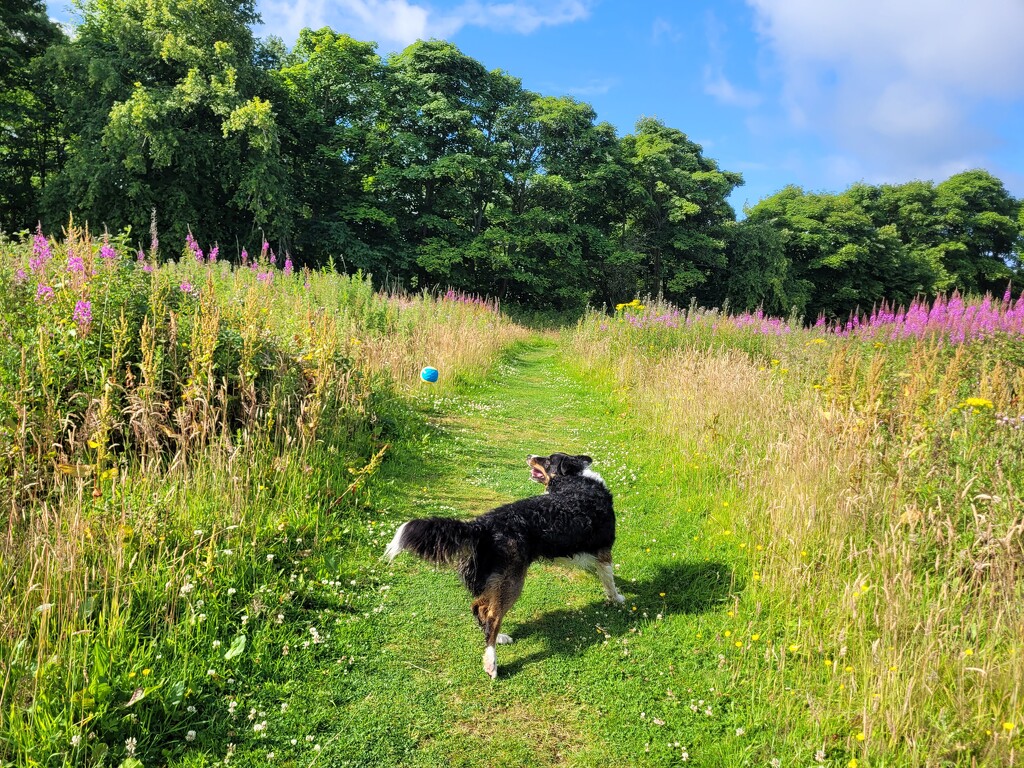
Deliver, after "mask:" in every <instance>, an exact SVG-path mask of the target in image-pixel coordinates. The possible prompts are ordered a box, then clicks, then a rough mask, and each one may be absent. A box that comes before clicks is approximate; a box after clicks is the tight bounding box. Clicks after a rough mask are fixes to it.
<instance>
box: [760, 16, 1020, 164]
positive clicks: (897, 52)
mask: <svg viewBox="0 0 1024 768" xmlns="http://www.w3.org/2000/svg"><path fill="white" fill-rule="evenodd" d="M747 2H748V3H749V4H750V6H751V7H752V8H753V9H754V11H755V13H756V18H757V26H758V31H759V34H760V35H761V38H762V39H763V40H764V41H765V42H766V44H767V46H768V47H769V49H770V50H771V52H772V53H773V54H774V59H775V61H776V62H777V65H778V71H779V73H780V75H781V78H782V83H783V90H782V99H783V104H784V106H785V108H786V109H787V114H788V116H789V119H790V121H791V123H792V124H793V125H795V126H797V127H801V128H804V129H806V130H808V131H811V132H814V133H817V134H819V135H821V136H822V137H823V138H824V139H826V140H827V141H829V142H830V143H832V145H833V146H835V147H836V149H837V150H838V151H837V154H836V156H835V157H834V158H833V160H832V161H831V165H832V167H833V169H834V172H835V173H836V174H837V175H838V174H840V173H843V174H850V173H856V172H858V171H859V172H860V174H861V176H860V177H861V178H867V179H869V180H884V179H885V177H892V176H895V177H899V178H906V177H907V176H917V177H920V178H941V177H942V174H947V175H948V173H949V172H950V169H953V171H954V172H955V171H956V170H962V169H963V168H964V167H971V165H976V164H978V163H979V162H983V160H984V154H985V151H986V150H987V148H988V147H990V146H991V145H992V144H993V143H994V142H995V138H994V136H993V135H991V133H990V131H989V130H988V128H987V127H986V126H985V125H984V124H982V123H981V122H980V121H979V120H978V119H977V117H976V114H977V112H976V110H977V109H978V108H979V107H980V106H982V105H984V104H985V103H992V102H995V103H1006V102H1007V101H1009V100H1013V99H1019V98H1021V97H1022V96H1024V79H1022V78H1021V77H1020V72H1022V71H1024V46H1022V45H1021V42H1020V41H1021V39H1022V38H1024V3H1021V2H1020V0H975V1H974V2H973V3H971V4H970V6H969V7H968V6H965V5H964V4H963V3H962V2H961V1H960V0H930V2H929V3H927V5H921V4H918V3H910V2H894V0H830V2H825V3H823V2H820V0H747Z"/></svg>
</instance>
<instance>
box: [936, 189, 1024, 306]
mask: <svg viewBox="0 0 1024 768" xmlns="http://www.w3.org/2000/svg"><path fill="white" fill-rule="evenodd" d="M935 196H936V207H937V208H938V213H939V218H940V221H941V235H942V242H941V246H940V247H941V249H942V264H943V267H944V268H945V271H946V273H947V274H948V276H949V277H948V282H947V284H946V285H944V286H941V287H942V288H957V289H958V290H960V291H964V292H971V293H984V292H986V291H994V292H998V293H1002V292H1003V290H1005V288H1006V285H1007V283H1008V282H1010V281H1011V280H1013V279H1019V277H1020V263H1019V261H1018V259H1017V252H1016V251H1015V246H1016V245H1017V238H1018V237H1019V232H1020V230H1019V229H1018V227H1017V218H1018V215H1019V211H1020V202H1019V201H1017V200H1015V199H1014V198H1013V197H1012V196H1011V195H1010V194H1009V192H1007V191H1006V188H1005V187H1004V186H1003V183H1002V182H1001V181H1000V180H999V179H997V178H995V177H994V176H992V175H991V174H990V173H988V172H987V171H983V170H973V171H965V172H963V173H958V174H956V175H954V176H951V177H950V178H949V179H947V180H946V181H944V182H942V183H941V184H939V185H938V186H937V187H936V188H935Z"/></svg>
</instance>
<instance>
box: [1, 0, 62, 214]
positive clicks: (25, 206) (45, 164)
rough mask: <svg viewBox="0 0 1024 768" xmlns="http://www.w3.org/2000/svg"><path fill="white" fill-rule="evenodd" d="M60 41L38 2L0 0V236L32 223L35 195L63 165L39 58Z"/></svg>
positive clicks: (59, 33)
mask: <svg viewBox="0 0 1024 768" xmlns="http://www.w3.org/2000/svg"><path fill="white" fill-rule="evenodd" d="M64 39H65V37H64V33H63V32H62V31H61V30H60V27H58V26H57V25H56V24H54V23H52V22H51V21H50V20H49V19H48V18H47V15H46V6H45V5H44V4H43V2H42V1H41V0H0V232H3V231H8V232H9V231H13V230H17V229H21V228H28V227H31V226H32V225H33V224H34V223H35V217H36V212H37V208H38V203H39V199H38V198H39V193H40V191H41V189H42V188H43V187H44V186H46V183H47V180H48V176H49V175H50V174H51V173H52V172H53V171H54V170H55V169H56V168H57V167H58V165H59V163H60V162H61V144H62V142H61V139H60V134H59V132H58V130H57V119H56V108H55V106H54V104H53V101H52V98H51V92H50V90H49V89H48V88H47V87H46V77H45V75H46V68H45V66H42V60H43V57H44V55H45V53H46V50H47V49H48V48H49V47H50V46H51V45H54V44H55V43H58V42H61V41H63V40H64Z"/></svg>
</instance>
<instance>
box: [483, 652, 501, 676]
mask: <svg viewBox="0 0 1024 768" xmlns="http://www.w3.org/2000/svg"><path fill="white" fill-rule="evenodd" d="M484 672H486V673H487V674H488V675H490V676H491V680H494V679H495V678H497V677H498V654H496V653H495V652H494V648H493V647H491V646H488V647H487V650H485V651H484Z"/></svg>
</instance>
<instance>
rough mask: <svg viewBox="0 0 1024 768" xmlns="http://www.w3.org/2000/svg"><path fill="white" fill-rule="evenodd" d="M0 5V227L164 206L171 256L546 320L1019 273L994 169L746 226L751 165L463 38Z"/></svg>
mask: <svg viewBox="0 0 1024 768" xmlns="http://www.w3.org/2000/svg"><path fill="white" fill-rule="evenodd" d="M0 4H2V6H3V20H2V22H0V52H2V53H3V54H4V55H3V56H2V57H0V89H2V90H0V124H2V126H3V131H2V133H0V231H7V232H16V231H19V230H23V229H29V228H33V227H34V226H35V225H36V224H37V222H41V223H42V226H43V228H44V230H47V231H58V230H59V228H60V226H61V225H62V224H64V223H66V221H67V219H68V216H69V215H73V216H74V217H75V219H76V220H77V221H88V222H89V223H90V224H91V226H93V227H94V228H97V227H104V226H105V227H107V228H109V229H110V230H111V231H115V230H121V229H123V228H126V227H130V232H131V237H132V238H133V239H134V240H136V241H139V242H141V241H142V240H143V237H144V236H145V237H147V238H148V234H146V233H148V230H149V224H150V216H151V212H152V211H153V210H155V211H156V217H157V221H158V226H159V231H160V235H161V238H162V239H163V240H164V241H165V242H168V243H175V244H177V243H181V242H183V241H184V238H185V236H186V234H187V233H188V232H191V233H192V234H193V235H195V237H196V238H198V239H199V240H200V241H203V242H210V243H213V242H217V243H218V244H219V245H220V252H221V253H222V254H230V253H232V252H235V253H237V252H239V251H240V250H241V249H242V247H244V246H247V245H248V246H252V245H253V244H254V243H257V242H259V240H261V239H262V238H266V239H268V240H270V241H271V242H272V243H274V244H275V246H276V247H277V248H278V249H279V250H282V251H288V252H289V253H290V254H291V255H292V257H293V259H294V260H295V261H296V262H297V263H302V264H307V265H311V266H319V265H322V264H325V263H327V262H328V261H329V260H333V261H334V262H335V263H336V264H337V265H339V267H341V268H343V269H347V270H349V271H355V270H357V269H361V270H364V271H366V272H369V273H372V274H373V275H374V277H375V279H376V280H377V281H378V282H380V283H387V284H392V285H395V284H397V285H402V286H404V287H406V288H413V289H415V288H420V287H427V286H436V285H441V286H449V287H452V288H456V289H459V290H464V291H469V292H475V293H483V294H488V295H492V296H496V297H498V298H500V299H502V300H505V301H512V302H515V303H519V304H522V305H526V306H530V307H535V308H541V309H554V310H578V309H579V308H581V307H583V306H585V305H586V304H587V303H592V304H602V303H604V304H607V305H613V304H616V303H619V302H622V301H628V300H629V299H631V298H633V297H634V296H637V295H643V294H651V295H663V296H665V297H666V298H668V299H670V300H673V301H675V302H678V303H684V304H685V303H688V302H689V301H691V300H694V299H695V300H696V301H697V302H699V303H701V304H704V305H707V306H720V305H722V304H724V303H725V302H727V301H728V302H729V304H730V305H731V306H732V307H733V308H737V309H753V308H755V307H758V306H760V307H763V308H764V309H765V310H766V311H769V312H772V313H778V314H788V313H791V312H797V313H799V314H803V315H804V316H817V315H818V314H825V315H828V316H833V317H840V316H844V315H846V314H848V313H849V312H850V311H853V310H855V309H856V308H857V307H862V308H863V307H867V306H870V305H872V304H874V303H877V302H879V301H882V300H890V301H895V302H905V301H908V300H909V299H911V298H913V297H914V296H918V295H934V294H936V293H938V292H948V291H951V290H957V289H958V290H961V291H966V292H983V291H987V290H1002V289H1004V288H1005V287H1006V285H1007V284H1008V283H1009V282H1010V281H1011V280H1014V279H1016V278H1017V277H1018V275H1019V272H1020V264H1019V261H1018V256H1019V250H1020V243H1021V232H1022V219H1021V204H1020V201H1018V200H1016V199H1014V198H1013V197H1012V195H1010V194H1009V193H1008V192H1007V190H1006V189H1005V187H1004V186H1003V184H1002V182H1000V181H999V180H998V179H997V178H995V177H993V176H992V175H991V174H989V173H987V172H985V171H982V170H975V171H969V172H965V173H961V174H957V175H955V176H953V177H951V178H950V179H947V180H946V181H943V182H941V183H938V184H934V183H931V182H917V181H915V182H911V183H908V184H902V185H882V186H871V185H866V184H857V185H854V186H853V187H851V188H850V189H848V190H846V191H844V192H842V193H840V194H817V193H808V192H805V191H803V190H801V189H799V188H797V187H787V188H786V189H784V190H782V191H780V192H779V193H777V194H775V195H773V196H771V197H769V198H766V199H764V200H762V201H760V202H759V203H757V204H756V205H754V206H753V207H751V208H749V209H748V210H747V211H746V216H745V218H743V219H742V220H739V221H737V217H736V213H735V211H734V210H733V208H732V207H731V206H730V204H729V202H728V197H729V195H730V194H731V193H732V192H733V191H734V190H735V189H736V187H737V186H739V185H741V184H742V183H743V179H742V176H741V175H740V174H739V173H735V172H731V171H727V170H723V169H721V168H719V167H718V164H717V163H716V162H715V160H714V159H712V158H710V157H707V156H706V155H705V154H704V151H703V148H702V147H701V146H700V145H699V144H697V143H695V142H694V141H692V140H691V139H690V138H689V137H688V136H687V135H686V134H685V133H683V132H682V131H680V130H678V129H676V128H673V127H670V126H668V125H666V124H664V123H663V122H662V121H660V120H658V119H655V118H651V117H645V118H642V119H640V120H639V121H638V122H637V123H636V126H635V128H634V130H633V132H632V133H629V134H626V135H622V136H620V135H618V133H617V132H616V130H615V129H614V127H613V126H611V125H610V124H609V123H607V122H598V120H597V116H596V114H595V112H594V109H593V108H592V107H591V106H590V105H589V104H586V103H584V102H581V101H578V100H575V99H573V98H569V97H556V96H546V95H542V94H537V93H533V92H531V91H529V90H527V89H525V88H524V87H523V86H522V83H521V81H520V80H519V79H518V78H516V77H514V76H512V75H510V74H508V73H506V72H503V71H500V70H488V69H487V68H486V67H485V66H484V65H483V64H481V63H480V62H478V61H476V60H475V59H473V58H471V57H469V56H467V55H465V54H464V53H462V52H461V51H460V50H459V49H458V48H457V47H456V46H455V45H453V44H451V43H449V42H444V41H438V40H429V41H419V42H416V43H413V44H412V45H410V46H409V47H408V48H406V49H405V50H403V51H401V52H400V53H397V54H394V55H392V56H389V57H382V56H381V55H379V54H378V52H377V49H376V46H375V44H373V43H369V42H363V41H359V40H355V39H353V38H351V37H349V36H348V35H344V34H340V33H338V32H335V31H333V30H331V29H328V28H323V29H320V30H311V29H305V30H303V31H302V32H301V33H300V35H299V38H298V40H297V41H296V43H295V45H294V46H293V47H292V48H291V49H290V50H289V49H287V48H286V46H285V45H284V44H283V43H282V42H281V41H280V40H279V39H276V38H273V37H270V38H266V39H259V38H257V37H255V35H254V34H253V31H252V27H253V25H254V24H256V23H257V22H258V20H259V19H258V15H257V13H256V10H255V6H254V3H253V2H252V0H146V1H144V0H116V1H115V2H110V0H83V2H82V3H81V5H80V7H79V12H80V20H79V23H78V25H77V26H76V27H75V29H74V31H73V33H72V34H70V35H68V34H65V32H63V31H62V30H61V29H60V28H59V27H57V26H56V25H54V24H53V23H51V22H50V21H48V20H47V18H46V14H45V9H44V6H43V5H42V2H41V0H0ZM165 255H166V251H165Z"/></svg>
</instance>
